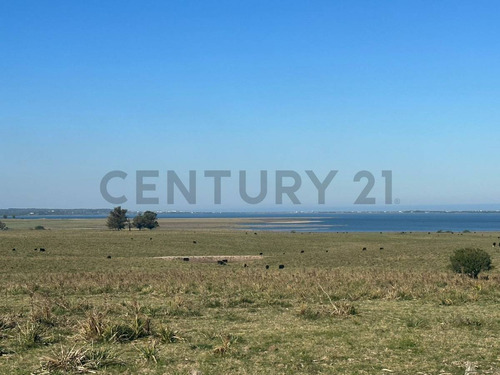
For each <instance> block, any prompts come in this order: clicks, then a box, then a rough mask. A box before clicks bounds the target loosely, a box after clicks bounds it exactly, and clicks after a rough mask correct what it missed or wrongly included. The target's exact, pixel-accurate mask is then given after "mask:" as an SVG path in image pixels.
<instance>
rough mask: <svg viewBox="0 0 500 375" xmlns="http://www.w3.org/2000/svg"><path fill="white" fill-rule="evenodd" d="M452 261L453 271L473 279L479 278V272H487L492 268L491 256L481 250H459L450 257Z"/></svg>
mask: <svg viewBox="0 0 500 375" xmlns="http://www.w3.org/2000/svg"><path fill="white" fill-rule="evenodd" d="M450 260H451V268H452V269H453V271H455V272H457V273H462V274H466V275H468V276H470V277H473V278H477V275H479V272H481V271H487V270H489V269H490V268H491V257H490V255H489V254H488V253H487V252H486V251H484V250H481V249H473V248H464V249H457V250H455V252H454V253H453V255H452V256H451V257H450Z"/></svg>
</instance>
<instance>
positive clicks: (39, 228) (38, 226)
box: [35, 225, 45, 230]
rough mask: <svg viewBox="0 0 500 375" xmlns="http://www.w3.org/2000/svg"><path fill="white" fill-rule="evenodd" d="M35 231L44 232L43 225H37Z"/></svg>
mask: <svg viewBox="0 0 500 375" xmlns="http://www.w3.org/2000/svg"><path fill="white" fill-rule="evenodd" d="M35 230H45V227H44V226H43V225H37V226H36V227H35Z"/></svg>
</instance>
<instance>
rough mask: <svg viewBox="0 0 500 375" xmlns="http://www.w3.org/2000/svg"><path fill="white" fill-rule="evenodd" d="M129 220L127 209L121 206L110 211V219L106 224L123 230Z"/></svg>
mask: <svg viewBox="0 0 500 375" xmlns="http://www.w3.org/2000/svg"><path fill="white" fill-rule="evenodd" d="M126 222H127V210H125V209H122V208H121V206H118V207H115V208H114V209H113V211H110V212H109V216H108V221H107V222H106V225H107V226H108V228H109V229H116V230H122V229H123V228H125V223H126Z"/></svg>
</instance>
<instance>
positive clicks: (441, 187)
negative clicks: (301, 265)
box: [0, 0, 500, 210]
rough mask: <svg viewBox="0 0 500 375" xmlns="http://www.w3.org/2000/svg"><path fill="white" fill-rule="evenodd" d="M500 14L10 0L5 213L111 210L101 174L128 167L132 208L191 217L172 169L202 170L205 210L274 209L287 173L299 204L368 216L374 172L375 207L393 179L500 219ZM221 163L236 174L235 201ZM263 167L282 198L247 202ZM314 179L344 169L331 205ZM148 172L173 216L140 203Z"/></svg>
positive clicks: (5, 58) (494, 7) (438, 7)
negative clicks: (495, 211) (219, 182)
mask: <svg viewBox="0 0 500 375" xmlns="http://www.w3.org/2000/svg"><path fill="white" fill-rule="evenodd" d="M499 14H500V3H499V2H498V1H456V0H454V1H293V0H292V1H290V0H289V1H277V2H270V1H220V0H218V1H208V0H207V1H89V0H86V1H66V0H64V1H22V0H19V1H2V2H1V3H0V46H1V57H0V156H1V159H2V165H1V167H0V168H1V185H0V186H1V190H0V208H8V207H40V208H42V207H50V208H71V207H88V208H96V207H109V206H111V204H110V203H108V202H106V201H105V200H104V199H103V198H102V197H101V194H100V192H99V183H100V180H101V178H102V177H103V176H104V175H105V174H106V173H107V172H108V171H111V170H123V171H125V172H127V173H128V177H127V179H126V180H125V181H121V180H114V181H113V182H112V183H111V184H110V192H112V193H113V194H114V195H121V194H122V193H126V194H127V197H128V198H129V201H128V202H127V203H126V204H124V206H125V207H127V208H131V209H135V208H140V209H143V208H147V209H186V208H189V205H187V204H186V203H185V201H184V200H183V199H182V198H181V197H179V198H178V199H177V201H176V203H177V202H178V203H177V204H175V205H170V206H169V205H167V204H166V199H167V194H166V176H167V172H166V171H167V170H175V171H177V172H178V174H179V176H181V177H182V178H184V179H185V178H186V177H187V171H188V170H196V171H198V186H197V187H198V189H197V190H198V204H197V205H196V206H195V207H190V209H212V208H213V209H223V210H224V209H226V210H227V209H240V208H241V209H255V210H261V209H264V208H265V209H273V208H276V205H275V204H274V202H273V200H274V195H273V194H274V180H273V178H274V177H273V176H274V171H275V170H277V169H292V170H296V171H298V172H299V173H300V174H301V176H302V179H303V186H302V187H301V189H300V190H299V192H298V193H297V195H298V196H299V197H300V199H301V201H302V203H303V205H302V207H293V208H294V209H303V208H310V207H311V208H316V209H335V208H339V207H350V206H352V203H353V202H354V199H355V198H356V197H357V196H358V195H359V193H360V191H361V190H362V188H363V186H364V185H365V182H359V183H356V182H353V177H354V175H355V174H356V172H358V171H360V170H368V171H370V172H372V173H373V175H374V176H375V178H376V183H375V187H374V189H373V191H372V193H371V194H370V195H371V196H374V197H376V198H377V203H383V199H384V198H383V197H384V195H383V194H384V190H383V179H382V178H381V175H380V174H381V171H382V170H392V171H393V180H394V181H393V196H394V198H398V199H400V201H401V207H406V206H411V207H430V206H438V205H452V206H453V205H455V206H458V205H470V207H492V208H499V207H500V193H499V187H500V167H499V160H500V22H499V21H498V19H499ZM207 169H216V170H231V171H232V177H231V178H229V179H225V180H223V195H222V203H223V204H222V205H221V206H219V207H216V206H214V205H213V202H212V194H213V180H212V179H205V178H204V177H203V171H204V170H207ZM261 169H266V170H269V171H270V172H269V173H270V181H269V199H266V201H265V202H264V203H263V204H262V205H259V206H258V207H253V206H250V207H249V206H248V205H246V204H244V203H242V201H241V199H239V196H238V178H237V173H238V170H247V171H248V173H249V180H251V181H250V182H249V185H250V186H251V187H252V186H254V185H255V186H254V187H256V186H258V183H259V180H258V171H259V170H261ZM306 169H310V170H314V171H315V172H316V173H317V175H318V177H319V178H320V179H322V178H324V176H326V174H327V172H328V171H329V170H332V169H335V170H338V171H339V172H338V174H337V176H336V177H335V178H334V180H333V182H332V183H331V185H330V187H329V188H328V190H327V194H326V203H327V204H326V205H324V206H321V207H320V206H318V205H317V204H315V202H316V200H317V193H316V190H315V189H314V186H313V185H312V183H310V181H309V180H308V178H307V176H306V175H305V172H304V171H305V170H306ZM136 170H159V178H157V179H155V178H151V179H148V180H147V181H145V182H151V183H153V182H154V183H156V184H157V189H158V191H157V192H156V193H152V192H150V193H146V194H145V195H146V196H158V197H159V199H160V204H159V205H157V206H154V207H140V206H139V207H138V206H137V205H136V204H135V171H136ZM226 180H227V181H226ZM186 183H187V181H186ZM251 191H256V190H251ZM285 203H287V200H286V199H285ZM316 203H317V202H316ZM284 206H286V207H292V206H291V205H284ZM382 208H383V205H382ZM394 208H395V206H394V205H392V207H391V209H394Z"/></svg>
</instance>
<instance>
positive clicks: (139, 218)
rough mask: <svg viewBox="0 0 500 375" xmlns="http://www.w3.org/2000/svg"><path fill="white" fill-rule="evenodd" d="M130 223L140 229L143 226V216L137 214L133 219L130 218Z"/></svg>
mask: <svg viewBox="0 0 500 375" xmlns="http://www.w3.org/2000/svg"><path fill="white" fill-rule="evenodd" d="M132 225H133V226H134V227H136V228H137V229H139V230H142V228H144V216H142V215H141V214H137V216H136V217H134V220H132Z"/></svg>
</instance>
